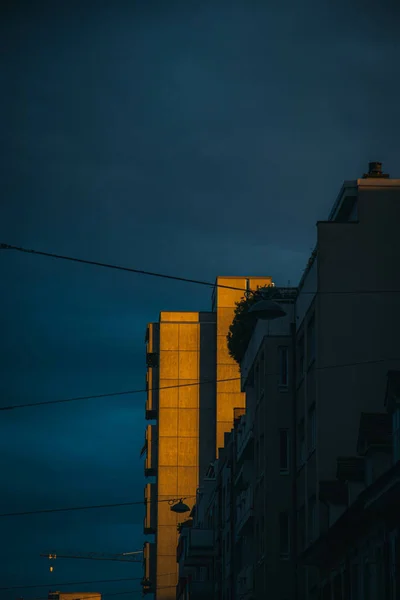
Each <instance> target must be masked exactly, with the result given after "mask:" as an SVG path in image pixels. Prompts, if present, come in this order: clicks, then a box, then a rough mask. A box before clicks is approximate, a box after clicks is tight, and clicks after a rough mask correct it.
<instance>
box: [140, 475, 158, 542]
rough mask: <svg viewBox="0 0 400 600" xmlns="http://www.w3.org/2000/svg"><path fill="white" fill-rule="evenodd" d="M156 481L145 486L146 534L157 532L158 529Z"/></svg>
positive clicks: (144, 523) (144, 529)
mask: <svg viewBox="0 0 400 600" xmlns="http://www.w3.org/2000/svg"><path fill="white" fill-rule="evenodd" d="M155 487H156V486H155V484H154V483H148V484H147V485H146V486H145V488H144V507H145V515H144V522H143V532H144V534H145V535H151V534H153V533H156V529H157V505H156V500H157V497H156V489H155Z"/></svg>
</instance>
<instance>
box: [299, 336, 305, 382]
mask: <svg viewBox="0 0 400 600" xmlns="http://www.w3.org/2000/svg"><path fill="white" fill-rule="evenodd" d="M297 356H298V367H299V376H300V377H302V376H303V375H304V335H302V336H301V338H300V340H299V342H298V344H297Z"/></svg>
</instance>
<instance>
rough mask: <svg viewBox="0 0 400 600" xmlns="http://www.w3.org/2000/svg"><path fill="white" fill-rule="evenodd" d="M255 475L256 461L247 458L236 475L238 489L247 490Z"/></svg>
mask: <svg viewBox="0 0 400 600" xmlns="http://www.w3.org/2000/svg"><path fill="white" fill-rule="evenodd" d="M253 477H254V462H253V461H252V460H245V461H243V463H242V466H241V467H240V469H239V472H238V474H237V475H236V477H235V486H236V489H238V490H246V489H247V488H248V487H249V486H250V485H251V484H252V483H253Z"/></svg>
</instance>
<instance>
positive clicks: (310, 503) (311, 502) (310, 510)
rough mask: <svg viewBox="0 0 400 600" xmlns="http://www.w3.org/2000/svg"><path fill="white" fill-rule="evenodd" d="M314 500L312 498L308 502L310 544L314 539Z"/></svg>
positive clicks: (313, 497) (315, 522)
mask: <svg viewBox="0 0 400 600" xmlns="http://www.w3.org/2000/svg"><path fill="white" fill-rule="evenodd" d="M315 514H316V498H315V496H312V497H311V498H310V499H309V500H308V541H309V542H310V543H311V542H313V541H314V540H315V539H316V533H317V531H316V524H317V521H316V518H315Z"/></svg>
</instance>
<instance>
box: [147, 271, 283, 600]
mask: <svg viewBox="0 0 400 600" xmlns="http://www.w3.org/2000/svg"><path fill="white" fill-rule="evenodd" d="M271 283H272V280H271V278H270V277H255V278H249V277H219V278H217V281H216V284H217V285H216V286H215V288H214V292H213V297H212V310H211V311H210V312H161V313H160V317H159V321H158V322H156V323H150V324H149V325H148V327H147V332H146V345H147V347H146V357H147V380H146V385H147V390H148V391H147V400H146V419H148V420H150V421H153V422H154V423H152V424H150V425H149V426H148V427H147V429H146V439H145V446H144V454H145V475H146V477H149V478H151V481H150V483H149V484H147V485H146V487H145V501H146V502H145V506H146V512H145V520H144V533H145V534H146V535H154V546H152V545H151V544H149V545H148V546H146V548H147V551H146V552H145V556H144V563H145V564H144V572H145V581H144V585H143V589H144V591H145V592H147V593H154V594H155V597H156V599H157V600H172V599H175V596H176V584H177V579H178V566H177V560H176V547H177V539H178V525H179V522H180V521H182V520H184V519H185V518H186V517H185V515H183V517H182V515H181V516H179V515H177V514H176V513H174V512H172V511H171V505H170V501H171V500H173V499H179V498H186V500H185V503H186V504H188V505H189V506H190V507H191V506H193V504H194V502H195V497H196V490H197V487H198V484H199V481H200V480H201V478H202V477H203V475H205V473H206V471H207V468H208V466H209V464H210V463H211V462H212V461H213V460H214V459H215V458H216V455H217V453H218V448H221V447H223V445H224V434H225V433H226V432H229V431H230V429H231V427H232V424H233V414H234V408H237V407H244V404H245V397H244V394H243V393H242V392H241V387H240V373H239V368H238V365H237V363H236V362H235V361H234V360H233V359H232V358H231V357H230V356H229V353H228V349H227V340H226V336H227V333H228V330H229V326H230V324H231V323H232V320H233V316H234V310H235V306H236V302H238V301H239V300H240V299H241V298H242V297H243V295H244V294H245V292H246V290H248V289H256V288H257V286H259V287H261V286H265V285H270V284H271ZM152 548H153V550H152ZM152 559H153V561H155V565H154V564H151V565H150V564H149V562H150V561H151V560H152ZM146 574H151V577H150V576H147V575H146Z"/></svg>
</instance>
